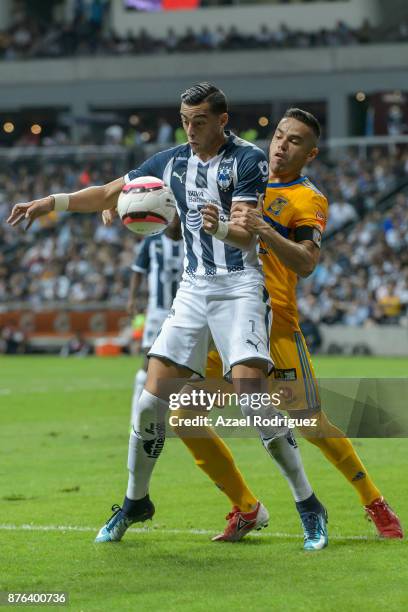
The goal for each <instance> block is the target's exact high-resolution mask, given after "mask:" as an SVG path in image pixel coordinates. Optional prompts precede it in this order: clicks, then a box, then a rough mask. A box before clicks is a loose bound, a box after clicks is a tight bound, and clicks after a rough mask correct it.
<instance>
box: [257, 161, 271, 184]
mask: <svg viewBox="0 0 408 612" xmlns="http://www.w3.org/2000/svg"><path fill="white" fill-rule="evenodd" d="M258 168H259V170H260V171H261V174H262V180H263V182H264V183H266V181H267V180H268V177H269V166H268V162H267V161H266V160H264V161H260V162H259V164H258Z"/></svg>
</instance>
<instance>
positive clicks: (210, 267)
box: [8, 83, 327, 548]
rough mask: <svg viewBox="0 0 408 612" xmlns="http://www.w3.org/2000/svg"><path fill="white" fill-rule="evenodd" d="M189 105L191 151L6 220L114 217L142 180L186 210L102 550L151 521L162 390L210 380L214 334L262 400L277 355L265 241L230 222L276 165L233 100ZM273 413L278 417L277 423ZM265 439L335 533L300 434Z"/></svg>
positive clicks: (264, 433) (240, 380) (259, 521)
mask: <svg viewBox="0 0 408 612" xmlns="http://www.w3.org/2000/svg"><path fill="white" fill-rule="evenodd" d="M181 100H182V103H181V107H180V114H181V120H182V124H183V127H184V129H185V132H186V135H187V140H188V142H187V143H186V144H184V145H180V146H177V147H174V148H172V149H169V150H167V151H163V152H161V153H157V154H156V155H153V156H152V157H151V158H149V159H148V160H147V161H145V162H144V163H143V164H142V165H141V166H140V167H139V168H138V169H136V170H133V171H131V172H129V173H128V174H127V175H126V176H125V177H124V178H123V177H121V178H118V179H116V180H115V181H113V182H111V183H108V184H106V185H103V186H100V187H88V188H87V189H83V190H81V191H78V192H75V193H72V194H53V195H50V196H47V197H45V198H42V199H39V200H34V201H33V202H28V203H24V204H16V205H15V206H14V207H13V210H12V213H11V215H10V217H9V219H8V222H9V223H10V224H12V225H16V224H17V223H19V222H21V221H23V220H24V219H26V220H27V221H28V224H27V227H29V226H30V225H31V223H32V222H33V220H34V219H36V218H37V217H39V216H40V215H43V214H47V213H49V212H51V211H52V210H68V211H71V212H83V213H86V212H87V213H89V212H98V211H102V210H106V209H112V208H115V206H116V204H117V198H118V195H119V193H120V191H121V189H122V188H123V186H124V184H125V183H128V182H131V181H132V179H134V178H136V177H141V176H156V177H158V178H161V179H163V180H164V182H165V183H166V184H167V185H169V186H170V187H171V188H172V190H173V192H174V194H175V197H176V200H177V212H178V215H179V217H180V220H181V225H182V233H183V239H184V250H185V259H184V272H183V279H182V282H181V283H180V287H179V289H178V291H177V295H176V298H175V300H174V302H173V307H172V310H171V316H170V317H169V318H167V319H166V321H165V322H164V324H163V327H162V329H161V333H160V334H159V336H158V337H157V339H156V340H155V342H154V344H153V346H152V348H151V350H150V351H149V355H148V356H149V365H148V371H147V380H146V384H145V388H144V390H143V392H142V394H141V397H140V400H139V405H138V410H137V415H136V417H135V421H134V423H133V426H132V432H131V435H130V440H129V454H128V470H129V476H128V487H127V491H126V495H125V499H124V502H123V506H122V508H121V507H119V506H113V507H112V510H113V511H114V513H113V515H112V516H111V517H110V519H109V520H108V521H107V523H106V525H104V527H102V528H101V530H100V531H99V533H98V535H97V537H96V541H97V542H110V541H118V540H120V539H121V538H122V536H123V535H124V533H125V532H126V530H127V528H128V527H129V526H130V525H131V524H132V523H135V522H141V521H145V520H147V519H150V518H151V517H152V516H153V514H154V506H153V503H152V502H151V500H150V497H149V484H150V479H151V474H152V471H153V468H154V465H155V463H156V461H157V459H158V457H159V455H160V452H161V450H162V448H163V445H164V440H165V415H166V412H167V409H168V399H169V389H168V387H169V384H167V385H165V384H164V383H166V382H167V383H169V382H170V381H171V380H174V379H178V380H179V381H180V379H184V380H186V379H188V378H190V377H191V375H192V373H196V374H198V375H200V376H204V373H205V368H206V363H207V352H208V342H209V337H210V334H211V335H212V337H213V340H214V342H215V345H216V347H217V349H218V352H219V354H220V356H221V358H222V362H223V371H224V375H227V374H231V376H232V380H233V382H234V385H235V388H236V391H237V393H238V394H242V393H244V394H245V395H247V394H248V393H249V392H256V393H257V395H258V394H259V391H260V389H262V388H263V385H264V383H265V379H266V376H267V375H268V374H269V373H270V371H271V370H272V368H273V363H272V361H271V357H270V354H269V348H268V339H269V333H270V319H271V317H270V314H271V310H270V306H269V298H268V294H267V292H266V290H265V287H264V284H263V274H262V270H261V265H260V262H259V260H258V255H257V239H256V237H253V236H252V235H251V234H250V233H249V232H248V231H247V230H246V229H245V228H244V227H242V226H237V225H235V224H234V223H231V222H229V217H230V213H231V208H232V206H233V204H234V203H235V202H239V203H240V204H241V205H243V204H245V205H247V206H252V207H256V205H257V201H258V198H259V196H260V195H262V194H263V192H264V191H265V188H266V184H267V180H268V162H267V159H266V156H265V154H264V153H263V151H262V150H261V149H259V148H257V147H256V146H254V145H252V144H251V143H249V142H246V141H243V140H241V139H240V138H237V137H236V136H235V135H234V134H231V133H230V132H228V131H226V129H225V128H226V125H227V123H228V108H227V102H226V98H225V95H224V94H223V92H222V91H221V90H219V89H218V88H217V87H215V86H214V85H211V84H210V83H200V84H198V85H195V86H193V87H191V88H189V89H188V90H187V91H185V92H184V93H183V94H182V96H181ZM165 387H167V388H165ZM180 387H182V382H180ZM180 387H179V388H180ZM174 391H176V389H175V388H174V385H173V387H172V390H171V392H174ZM241 409H242V412H243V414H244V415H246V416H247V415H248V416H250V417H252V416H253V412H252V410H251V406H248V404H247V402H245V401H244V402H241ZM273 411H274V408H273V407H272V406H270V410H269V416H273V414H274V412H273ZM276 414H278V413H276ZM258 431H259V434H260V437H261V439H262V441H263V443H264V445H265V447H266V448H267V450H268V452H269V453H270V455H271V456H272V457H273V458H274V459H275V460H276V462H277V463H278V465H279V467H280V469H281V471H282V472H283V473H284V474H285V476H286V478H287V480H288V482H289V485H290V487H291V489H292V492H293V494H294V496H295V498H296V499H297V500H299V501H305V503H306V502H307V506H308V508H309V509H310V511H313V512H314V513H319V515H320V516H321V520H322V523H323V524H324V525H325V522H326V518H325V516H326V515H325V509H324V507H323V506H322V505H321V504H320V502H319V501H318V499H317V498H316V497H315V495H314V493H313V492H312V494H311V493H310V492H311V491H312V489H311V486H310V483H309V481H308V479H307V476H306V474H305V472H304V468H303V465H302V461H301V458H300V453H299V449H298V447H297V445H296V444H295V443H294V441H293V438H292V436H291V434H290V431H289V430H288V429H287V428H285V427H272V426H266V425H265V426H262V427H259V429H258ZM254 512H255V514H256V526H257V527H258V526H262V525H264V524H265V523H266V522H267V521H268V518H269V517H268V512H267V510H266V508H264V506H263V505H262V504H260V503H259V502H258V504H257V507H256V508H255V509H254ZM326 544H327V531H326V530H324V534H322V536H321V537H319V538H318V541H315V542H313V546H314V548H322V547H323V546H325V545H326Z"/></svg>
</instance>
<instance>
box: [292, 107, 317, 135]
mask: <svg viewBox="0 0 408 612" xmlns="http://www.w3.org/2000/svg"><path fill="white" fill-rule="evenodd" d="M283 117H284V118H291V119H297V120H298V121H300V122H301V123H304V124H305V125H307V126H308V127H310V129H311V130H312V132H313V134H314V135H315V136H316V138H317V140H319V138H320V134H321V132H322V130H321V127H320V123H319V122H318V120H317V119H316V117H315V116H314V115H312V113H309V112H308V111H305V110H302V109H301V108H288V110H287V111H286V113H285V114H284V115H283Z"/></svg>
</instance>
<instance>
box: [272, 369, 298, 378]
mask: <svg viewBox="0 0 408 612" xmlns="http://www.w3.org/2000/svg"><path fill="white" fill-rule="evenodd" d="M274 375H275V378H277V379H278V380H296V379H297V376H296V368H287V369H282V368H275V370H274Z"/></svg>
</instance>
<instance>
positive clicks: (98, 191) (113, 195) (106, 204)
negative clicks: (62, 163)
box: [7, 177, 124, 230]
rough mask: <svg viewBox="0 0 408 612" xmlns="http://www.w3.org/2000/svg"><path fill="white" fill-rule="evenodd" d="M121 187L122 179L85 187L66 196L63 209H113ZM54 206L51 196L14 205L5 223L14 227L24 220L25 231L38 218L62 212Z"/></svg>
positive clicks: (76, 210)
mask: <svg viewBox="0 0 408 612" xmlns="http://www.w3.org/2000/svg"><path fill="white" fill-rule="evenodd" d="M123 185H124V179H123V178H122V177H120V178H118V179H116V180H114V181H112V182H111V183H106V185H101V186H100V187H87V188H86V189H81V190H80V191H75V192H74V193H70V194H66V196H67V198H68V200H67V203H68V206H67V207H66V208H64V209H65V210H68V211H69V212H79V213H89V212H100V211H102V210H106V209H109V208H114V207H115V206H116V204H117V200H118V196H119V193H120V191H121V189H122V187H123ZM55 204H56V202H55V197H54V196H53V195H49V196H46V197H45V198H40V199H39V200H33V201H32V202H25V203H22V204H16V205H15V206H14V207H13V209H12V211H11V214H10V216H9V218H8V219H7V223H9V224H10V225H12V226H15V225H18V224H19V223H21V222H23V221H24V220H26V221H27V225H26V227H25V229H26V230H27V229H28V228H29V227H30V225H31V224H32V223H33V221H35V219H37V218H38V217H41V216H43V215H48V213H50V212H51V211H53V210H64V209H59V208H58V205H57V207H56V206H55Z"/></svg>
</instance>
